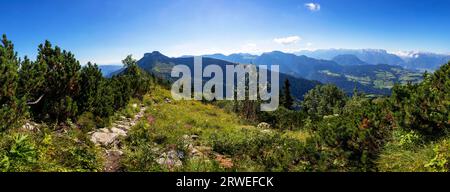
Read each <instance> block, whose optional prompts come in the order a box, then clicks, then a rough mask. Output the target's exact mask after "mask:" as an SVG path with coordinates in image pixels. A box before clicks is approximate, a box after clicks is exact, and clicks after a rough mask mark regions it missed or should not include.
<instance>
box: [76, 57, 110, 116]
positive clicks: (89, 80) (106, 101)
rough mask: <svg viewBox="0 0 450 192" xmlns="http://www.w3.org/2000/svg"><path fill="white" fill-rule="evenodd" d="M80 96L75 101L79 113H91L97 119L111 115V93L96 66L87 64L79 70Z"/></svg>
mask: <svg viewBox="0 0 450 192" xmlns="http://www.w3.org/2000/svg"><path fill="white" fill-rule="evenodd" d="M80 86H81V91H80V96H79V98H78V99H77V102H78V109H79V112H80V113H83V112H91V113H93V114H94V115H95V116H97V117H101V118H103V117H108V116H110V115H112V113H113V104H114V103H113V102H114V100H113V95H112V94H113V92H112V90H111V89H110V87H109V86H108V84H107V81H106V79H105V78H104V77H103V76H102V73H101V71H100V69H99V68H98V66H97V65H96V64H92V63H90V62H89V63H88V64H87V65H86V66H84V67H83V68H82V70H81V75H80Z"/></svg>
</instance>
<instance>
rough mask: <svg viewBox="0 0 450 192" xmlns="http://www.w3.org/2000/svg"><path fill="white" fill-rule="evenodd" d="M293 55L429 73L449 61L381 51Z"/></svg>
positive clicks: (449, 57) (431, 55)
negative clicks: (352, 60) (345, 58)
mask: <svg viewBox="0 0 450 192" xmlns="http://www.w3.org/2000/svg"><path fill="white" fill-rule="evenodd" d="M295 54H296V55H305V56H308V57H312V58H316V59H326V60H331V59H333V58H334V57H336V56H339V55H354V56H356V57H358V58H359V59H360V60H362V61H364V62H366V63H368V64H388V65H398V66H402V67H404V68H407V69H414V70H420V71H430V72H431V71H434V70H436V69H438V68H439V67H440V66H441V65H442V64H444V63H447V62H448V61H449V60H450V55H449V54H437V53H429V52H415V51H408V52H395V53H391V52H388V51H386V50H382V49H321V50H314V51H300V52H296V53H295Z"/></svg>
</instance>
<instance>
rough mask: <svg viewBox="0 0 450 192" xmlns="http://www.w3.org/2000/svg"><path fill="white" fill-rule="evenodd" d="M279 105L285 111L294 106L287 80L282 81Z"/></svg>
mask: <svg viewBox="0 0 450 192" xmlns="http://www.w3.org/2000/svg"><path fill="white" fill-rule="evenodd" d="M281 105H282V106H283V107H285V108H286V109H292V108H293V105H294V99H293V98H292V94H291V84H290V82H289V79H286V80H285V81H284V86H283V93H282V94H281Z"/></svg>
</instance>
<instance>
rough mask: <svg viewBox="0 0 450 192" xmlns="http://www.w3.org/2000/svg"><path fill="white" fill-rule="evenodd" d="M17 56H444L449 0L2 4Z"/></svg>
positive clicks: (26, 0) (1, 26) (449, 39)
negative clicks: (41, 47) (48, 47)
mask: <svg viewBox="0 0 450 192" xmlns="http://www.w3.org/2000/svg"><path fill="white" fill-rule="evenodd" d="M0 5H1V6H2V9H1V11H0V19H1V22H0V33H6V34H7V35H8V37H9V39H11V40H13V42H14V43H15V45H16V50H17V51H18V52H19V54H20V55H21V56H23V55H28V56H30V57H32V58H34V57H35V55H36V50H37V46H38V44H40V43H42V42H43V41H44V40H46V39H48V40H50V41H51V42H52V43H53V44H57V45H58V46H60V47H62V48H63V49H67V50H70V51H72V52H73V53H75V55H76V56H77V58H79V60H80V61H81V62H82V63H86V62H87V61H92V62H96V63H98V64H118V63H120V61H121V60H122V59H123V58H124V57H125V56H126V55H127V54H133V55H134V56H135V57H136V58H140V57H141V56H142V55H143V54H144V53H145V52H151V51H154V50H158V51H161V52H162V53H163V54H166V55H169V56H181V55H200V54H210V53H218V52H220V53H225V54H230V53H234V52H250V53H261V52H267V51H272V50H281V51H286V52H294V51H298V50H303V49H325V48H352V49H353V48H375V49H386V50H389V51H401V50H402V51H407V50H415V51H430V52H438V53H450V35H448V34H450V32H449V31H450V25H449V21H450V1H448V0H370V1H369V0H305V1H304V0H40V1H35V0H0Z"/></svg>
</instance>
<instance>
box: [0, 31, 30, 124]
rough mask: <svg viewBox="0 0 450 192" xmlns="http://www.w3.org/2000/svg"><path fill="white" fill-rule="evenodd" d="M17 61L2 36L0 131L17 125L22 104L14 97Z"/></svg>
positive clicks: (0, 55) (11, 48)
mask: <svg viewBox="0 0 450 192" xmlns="http://www.w3.org/2000/svg"><path fill="white" fill-rule="evenodd" d="M18 68H19V60H18V58H17V53H16V52H14V45H13V44H12V43H11V41H9V40H8V39H7V38H6V35H3V38H2V42H1V44H0V131H2V130H5V129H8V128H12V127H14V126H17V125H18V124H19V120H20V118H21V117H22V115H23V113H24V112H25V111H24V106H23V102H21V101H19V99H17V97H16V91H17V85H18V77H19V75H18V72H17V71H18Z"/></svg>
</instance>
